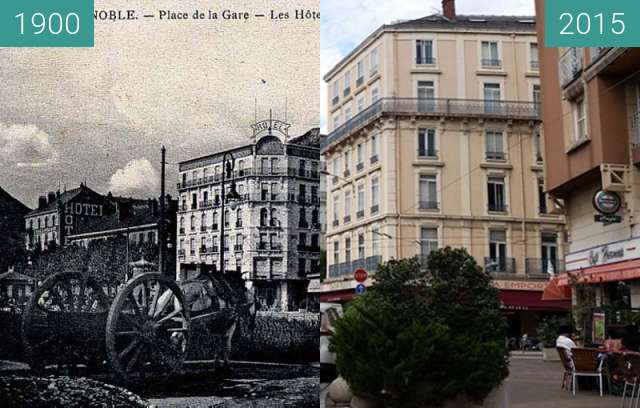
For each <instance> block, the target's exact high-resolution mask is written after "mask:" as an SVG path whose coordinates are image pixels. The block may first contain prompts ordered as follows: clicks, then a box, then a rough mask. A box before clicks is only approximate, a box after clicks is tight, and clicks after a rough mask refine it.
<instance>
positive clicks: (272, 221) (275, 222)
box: [269, 208, 278, 227]
mask: <svg viewBox="0 0 640 408" xmlns="http://www.w3.org/2000/svg"><path fill="white" fill-rule="evenodd" d="M269 223H270V224H269V225H271V226H272V227H277V226H278V210H276V209H275V208H272V209H271V217H270V220H269Z"/></svg>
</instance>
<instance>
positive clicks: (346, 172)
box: [342, 170, 351, 178]
mask: <svg viewBox="0 0 640 408" xmlns="http://www.w3.org/2000/svg"><path fill="white" fill-rule="evenodd" d="M350 175H351V171H350V170H345V171H344V172H343V173H342V176H343V177H344V178H347V177H349V176H350Z"/></svg>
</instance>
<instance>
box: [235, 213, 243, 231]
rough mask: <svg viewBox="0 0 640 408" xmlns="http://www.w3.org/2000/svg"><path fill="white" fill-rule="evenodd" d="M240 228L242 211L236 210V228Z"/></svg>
mask: <svg viewBox="0 0 640 408" xmlns="http://www.w3.org/2000/svg"><path fill="white" fill-rule="evenodd" d="M240 227H242V209H241V208H238V209H237V210H236V228H240Z"/></svg>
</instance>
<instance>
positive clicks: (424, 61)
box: [416, 57, 436, 65]
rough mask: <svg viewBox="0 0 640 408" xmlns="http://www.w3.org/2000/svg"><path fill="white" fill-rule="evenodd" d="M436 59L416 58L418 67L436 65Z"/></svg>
mask: <svg viewBox="0 0 640 408" xmlns="http://www.w3.org/2000/svg"><path fill="white" fill-rule="evenodd" d="M435 63H436V59H435V58H433V57H420V58H417V57H416V65H435Z"/></svg>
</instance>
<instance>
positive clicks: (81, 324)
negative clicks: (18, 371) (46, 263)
mask: <svg viewBox="0 0 640 408" xmlns="http://www.w3.org/2000/svg"><path fill="white" fill-rule="evenodd" d="M109 303H110V301H109V298H108V297H107V296H106V294H105V293H104V291H103V290H102V288H101V287H100V285H99V284H98V283H97V282H96V281H95V280H94V279H93V278H91V277H87V276H85V275H84V274H82V273H80V272H61V273H57V274H55V275H52V276H51V277H49V278H48V279H46V280H45V281H44V282H43V283H42V285H40V286H39V287H37V288H36V290H35V291H34V292H33V294H32V295H31V297H30V298H29V301H28V303H27V305H26V307H25V310H24V313H23V315H22V327H21V331H22V333H21V335H22V343H23V346H24V350H25V357H26V359H27V361H28V362H29V365H30V366H31V369H32V370H33V371H34V372H35V373H36V374H42V372H43V370H44V368H45V366H46V365H53V364H55V365H57V366H58V367H61V366H66V367H69V366H76V365H85V366H94V365H95V364H97V363H100V362H101V361H102V359H103V358H104V355H105V352H104V346H103V345H102V344H103V343H102V341H101V339H102V338H103V337H104V324H105V321H106V318H107V311H108V310H109Z"/></svg>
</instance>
